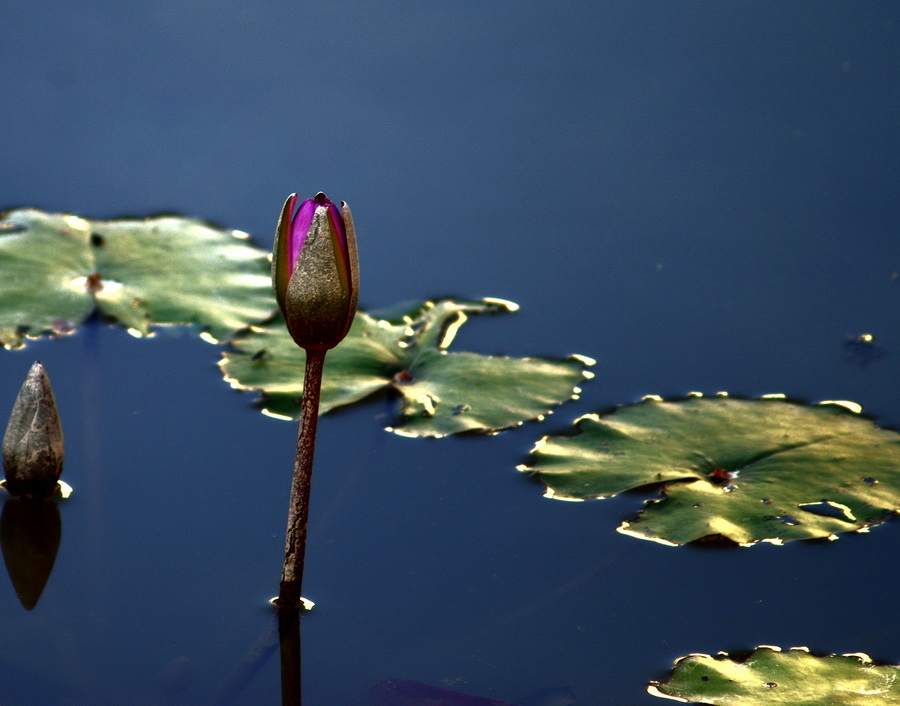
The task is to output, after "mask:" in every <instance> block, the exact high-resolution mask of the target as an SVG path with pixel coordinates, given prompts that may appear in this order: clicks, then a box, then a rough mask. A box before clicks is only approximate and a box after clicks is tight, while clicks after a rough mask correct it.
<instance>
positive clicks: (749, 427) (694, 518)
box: [519, 395, 900, 546]
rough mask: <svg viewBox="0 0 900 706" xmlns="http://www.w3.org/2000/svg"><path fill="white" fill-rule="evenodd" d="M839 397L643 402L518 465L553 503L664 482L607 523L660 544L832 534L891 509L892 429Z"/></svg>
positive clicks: (896, 479)
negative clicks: (621, 518)
mask: <svg viewBox="0 0 900 706" xmlns="http://www.w3.org/2000/svg"><path fill="white" fill-rule="evenodd" d="M847 404H850V405H852V403H822V404H819V405H803V404H795V403H791V402H787V401H785V400H783V399H754V400H742V399H731V398H729V397H727V396H724V395H723V396H718V397H715V398H700V397H699V396H696V397H691V398H688V399H686V400H682V401H678V402H666V401H663V400H660V399H658V398H655V399H646V400H644V401H642V402H639V403H637V404H634V405H628V406H625V407H620V408H618V409H617V410H616V411H615V412H613V413H612V414H609V415H605V416H602V417H601V416H599V415H587V416H585V417H582V418H581V419H580V420H578V421H577V422H576V430H575V433H574V435H571V436H557V437H545V438H544V439H542V440H541V441H539V442H538V443H537V445H536V446H535V448H534V450H533V451H532V458H531V462H530V463H529V464H528V465H525V466H520V467H519V468H520V470H523V471H528V472H533V473H534V474H535V475H536V476H537V477H538V478H540V480H541V481H543V482H544V483H545V484H546V485H547V488H548V490H547V497H551V498H557V499H561V500H586V499H589V498H606V497H611V496H613V495H617V494H618V493H621V492H623V491H626V490H629V489H633V488H638V487H641V486H646V485H652V484H657V483H664V484H666V485H665V486H664V487H663V490H662V494H663V496H664V497H663V498H662V499H659V500H651V501H648V503H647V505H646V507H645V509H644V510H643V511H642V512H641V513H640V514H639V515H638V516H637V517H636V518H635V519H634V520H632V521H631V522H625V523H623V524H622V526H621V527H619V531H620V532H623V533H625V534H629V535H632V536H634V537H639V538H641V539H650V540H654V541H658V542H661V543H663V544H670V545H679V544H685V543H687V542H691V541H695V540H698V539H701V538H704V537H710V536H713V537H716V536H718V537H725V538H727V539H729V540H731V541H734V542H737V543H738V544H741V545H745V546H746V545H750V544H753V543H755V542H759V541H767V542H772V543H775V544H781V543H783V542H785V541H788V540H792V539H808V538H813V537H828V538H831V539H834V538H835V535H836V533H838V532H848V531H864V530H866V529H868V528H869V527H870V526H872V525H875V524H879V523H881V522H883V521H885V520H886V519H888V518H889V517H890V516H892V515H893V514H894V513H895V512H897V511H898V509H900V434H897V433H895V432H892V431H887V430H884V429H879V428H878V427H877V426H875V424H874V423H872V422H871V421H870V420H868V419H866V418H864V417H862V416H860V415H859V414H858V413H856V412H854V411H851V410H849V409H848V408H847V407H846V406H845V405H847Z"/></svg>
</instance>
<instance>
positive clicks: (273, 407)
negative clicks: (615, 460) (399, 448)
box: [219, 299, 593, 437]
mask: <svg viewBox="0 0 900 706" xmlns="http://www.w3.org/2000/svg"><path fill="white" fill-rule="evenodd" d="M516 308H517V307H516V306H515V305H514V304H511V303H510V302H503V301H500V300H490V299H488V300H483V301H453V300H442V301H438V302H425V303H419V304H417V305H416V306H414V307H411V306H398V307H394V308H392V309H391V310H390V311H389V313H387V316H389V317H390V318H376V317H375V316H372V315H369V314H365V313H362V312H360V313H358V314H357V315H356V318H355V320H354V323H353V326H352V327H351V329H350V333H349V334H348V335H347V338H346V339H344V341H343V342H342V343H341V344H340V345H339V346H338V347H337V348H335V349H334V350H332V351H329V353H328V355H327V356H326V358H325V372H324V379H323V382H322V398H321V406H320V411H321V412H322V413H325V412H328V411H330V410H333V409H335V408H336V407H341V406H343V405H348V404H352V403H354V402H358V401H360V400H363V399H365V398H366V397H369V396H370V395H372V394H374V393H376V392H379V391H383V390H392V391H394V392H396V393H398V394H399V395H400V398H401V411H400V420H399V423H398V424H397V426H394V427H390V428H389V430H390V431H394V432H396V433H398V434H404V435H408V436H433V437H439V436H446V435H447V434H455V433H459V432H496V431H499V430H501V429H506V428H509V427H512V426H516V425H518V424H521V423H522V422H524V421H526V420H529V419H536V418H539V417H542V416H543V415H545V414H548V413H549V412H550V411H551V409H552V408H553V407H554V406H556V405H558V404H561V403H562V402H564V401H566V400H567V399H570V398H572V397H573V396H575V395H577V393H578V392H579V390H578V387H577V385H578V384H579V383H580V382H581V381H583V380H585V379H587V378H590V377H592V373H590V372H589V371H588V370H587V369H586V368H587V367H588V366H589V365H591V364H593V361H591V360H589V359H586V358H583V357H580V356H573V357H571V358H569V359H567V360H544V359H539V358H505V357H496V356H486V355H480V354H477V353H456V352H450V351H447V350H446V349H447V347H448V346H449V345H450V343H451V342H452V340H453V338H454V336H455V334H456V332H457V331H458V330H459V327H460V326H461V325H462V324H463V323H465V321H466V320H467V318H468V316H469V315H471V314H485V313H498V312H503V311H512V310H515V309H516ZM232 345H233V347H234V349H235V350H234V351H229V352H226V353H225V354H224V355H223V358H222V360H221V361H220V363H219V365H220V367H221V368H222V371H223V373H224V375H225V378H226V380H228V382H229V383H231V385H232V387H235V388H237V389H239V390H256V391H261V392H262V393H263V396H262V398H261V400H260V406H261V407H262V409H263V411H264V413H266V414H269V415H271V416H275V417H281V418H290V419H296V418H297V417H298V416H299V411H300V397H301V395H302V393H303V370H304V365H305V361H306V357H305V356H306V354H305V353H304V351H303V350H302V349H300V348H298V347H297V345H296V344H295V343H294V342H293V341H292V340H291V338H290V336H289V335H288V333H287V330H286V329H285V326H284V322H283V320H282V319H281V318H280V317H277V318H276V319H274V320H273V321H272V322H270V323H269V324H267V325H265V326H253V327H252V328H251V329H250V330H249V331H247V332H245V333H243V334H241V335H239V336H237V337H236V338H235V339H234V340H233V341H232Z"/></svg>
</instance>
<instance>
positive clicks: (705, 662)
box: [647, 646, 900, 706]
mask: <svg viewBox="0 0 900 706" xmlns="http://www.w3.org/2000/svg"><path fill="white" fill-rule="evenodd" d="M898 676H900V667H897V666H895V665H878V664H875V663H873V662H872V660H871V659H870V658H869V657H868V656H867V655H865V654H861V653H855V654H843V655H834V654H831V655H825V656H821V657H817V656H815V655H812V654H810V653H809V650H807V649H806V648H805V647H794V648H791V649H790V650H787V651H784V652H783V651H781V650H780V649H779V648H777V647H768V646H760V647H757V648H756V650H755V651H754V652H752V653H751V654H750V655H747V656H745V657H743V658H736V657H731V656H729V655H728V654H727V653H725V652H720V653H719V654H717V655H716V656H714V657H713V656H710V655H705V654H693V655H688V656H686V657H682V658H681V659H679V660H677V661H676V662H675V668H674V669H673V670H672V674H671V675H670V676H669V677H668V678H667V679H665V680H663V681H653V682H651V683H650V685H649V686H648V688H647V691H648V692H649V693H650V694H652V695H653V696H659V697H662V698H666V699H671V700H673V701H679V702H682V703H702V704H710V705H711V706H766V705H767V704H771V705H772V706H775V704H778V705H780V706H822V704H835V705H840V706H882V705H886V704H898V703H900V679H898Z"/></svg>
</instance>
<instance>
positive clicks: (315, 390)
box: [278, 350, 326, 612]
mask: <svg viewBox="0 0 900 706" xmlns="http://www.w3.org/2000/svg"><path fill="white" fill-rule="evenodd" d="M325 353H326V351H324V350H322V351H311V350H307V351H306V374H305V377H304V378H303V401H302V403H301V407H300V429H299V431H298V433H297V455H296V457H295V458H294V478H293V481H292V483H291V503H290V507H289V509H288V524H287V533H286V535H285V542H284V568H283V569H282V572H281V590H280V591H279V592H278V609H279V610H280V611H282V612H285V611H299V610H300V609H301V601H300V596H301V593H300V592H301V586H302V583H303V560H304V557H305V556H306V524H307V520H308V518H309V489H310V482H311V480H312V466H313V454H314V452H315V448H316V423H317V422H318V420H319V394H320V391H321V389H322V367H323V365H324V362H325Z"/></svg>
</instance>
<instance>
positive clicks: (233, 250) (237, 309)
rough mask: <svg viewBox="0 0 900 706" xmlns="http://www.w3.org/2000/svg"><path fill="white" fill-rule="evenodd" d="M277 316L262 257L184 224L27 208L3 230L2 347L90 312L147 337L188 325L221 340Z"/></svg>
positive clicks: (234, 237)
mask: <svg viewBox="0 0 900 706" xmlns="http://www.w3.org/2000/svg"><path fill="white" fill-rule="evenodd" d="M274 307H275V300H274V297H273V295H272V285H271V280H270V276H269V264H268V259H267V255H266V253H265V252H264V251H262V250H260V249H259V248H256V247H254V246H253V245H251V244H250V243H249V242H248V240H247V236H246V235H244V234H242V233H239V232H237V231H226V230H221V229H218V228H214V227H213V226H211V225H209V224H206V223H203V222H201V221H197V220H193V219H190V218H180V217H175V216H166V217H160V218H149V219H145V220H130V219H123V220H113V221H88V220H85V219H83V218H79V217H77V216H71V215H61V214H53V213H44V212H42V211H37V210H32V209H22V210H17V211H11V212H9V213H7V214H5V215H4V217H3V220H2V221H0V344H2V345H3V346H5V347H7V348H14V347H19V346H21V345H22V344H23V338H24V337H25V336H29V337H36V336H40V335H42V334H44V333H56V334H60V333H66V332H70V331H72V330H74V328H75V327H76V326H78V324H80V323H81V322H82V321H84V319H85V318H87V317H88V316H89V315H90V314H91V312H92V311H93V310H94V309H95V308H96V309H97V311H98V313H99V314H100V316H102V317H104V318H108V319H113V320H116V321H118V322H119V323H120V324H122V325H123V326H125V327H126V328H128V329H129V330H130V331H131V332H132V333H134V334H135V335H142V336H145V335H147V334H148V333H149V331H150V327H151V326H153V325H156V324H192V325H194V326H196V327H197V328H198V329H200V330H202V331H203V332H204V335H205V337H206V338H211V339H216V340H221V339H224V338H227V337H229V336H231V335H232V334H233V333H234V332H235V331H237V330H238V329H240V328H244V327H246V326H247V325H249V324H251V323H253V322H255V321H260V320H263V319H265V318H266V317H267V316H269V315H270V314H271V312H272V309H274Z"/></svg>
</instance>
